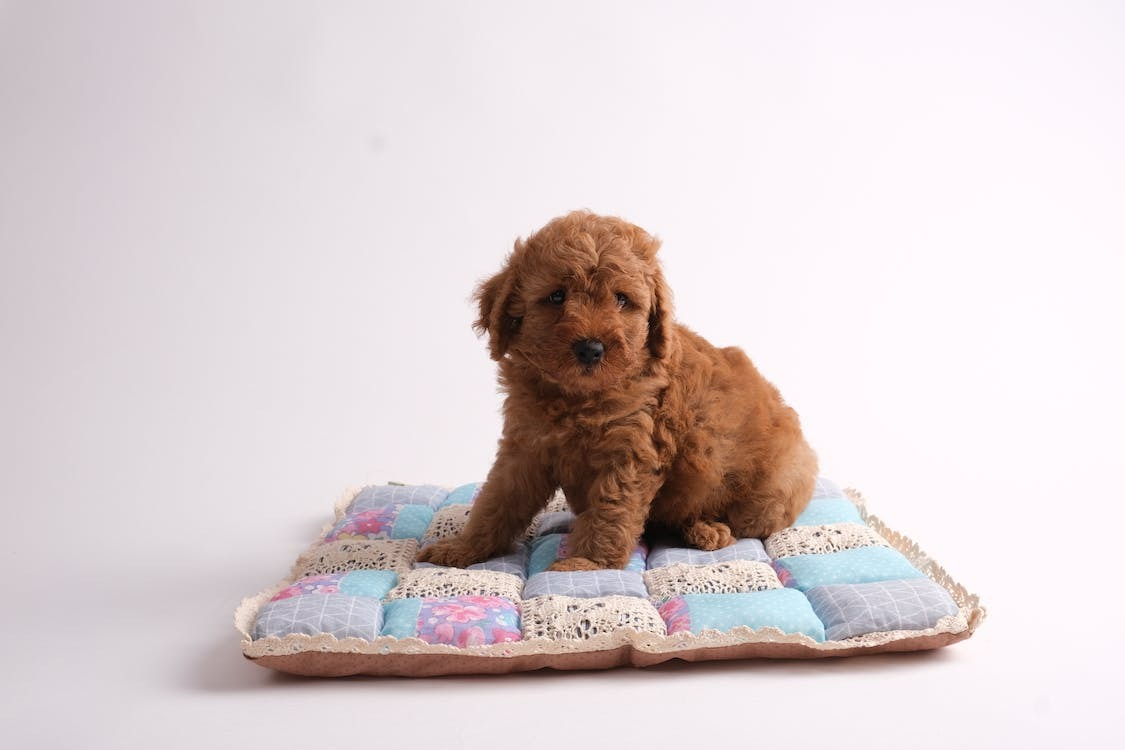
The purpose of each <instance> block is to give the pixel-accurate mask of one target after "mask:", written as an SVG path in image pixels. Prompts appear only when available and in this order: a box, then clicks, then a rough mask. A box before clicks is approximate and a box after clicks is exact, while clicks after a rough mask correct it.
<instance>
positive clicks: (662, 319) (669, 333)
mask: <svg viewBox="0 0 1125 750" xmlns="http://www.w3.org/2000/svg"><path fill="white" fill-rule="evenodd" d="M653 263H654V265H653V273H652V275H651V276H650V277H649V283H650V285H651V288H652V306H651V307H650V308H649V311H648V350H649V352H650V353H651V354H652V356H653V357H655V358H656V359H665V358H666V357H667V356H668V355H669V353H670V352H671V349H672V342H671V339H672V337H673V336H674V335H675V334H674V332H673V329H672V290H671V289H669V288H668V282H666V281H665V280H664V272H663V271H661V270H660V266H659V265H656V264H655V261H653Z"/></svg>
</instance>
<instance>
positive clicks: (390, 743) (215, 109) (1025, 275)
mask: <svg viewBox="0 0 1125 750" xmlns="http://www.w3.org/2000/svg"><path fill="white" fill-rule="evenodd" d="M1123 134H1125V9H1123V7H1122V5H1121V4H1114V3H1084V2H1065V3H1063V2H1058V3H1026V2H1013V3H997V2H966V3H956V2H945V3H934V4H932V7H925V6H922V5H919V4H910V3H901V2H887V3H867V2H862V3H847V4H844V3H816V2H801V3H698V2H697V3H690V4H689V3H682V4H671V3H635V4H632V3H612V2H597V3H594V2H568V3H551V4H542V3H522V2H503V3H501V2H486V3H454V2H448V3H429V2H417V3H410V2H403V3H394V4H388V3H361V2H355V3H336V2H319V3H309V2H269V3H260V4H250V3H241V2H229V1H228V2H213V3H204V2H199V3H167V2H158V3H148V2H140V1H138V2H131V3H130V2H102V3H97V4H95V3H63V2H0V313H2V317H0V343H2V349H0V357H2V360H0V425H2V427H0V430H2V432H0V440H2V442H0V462H2V464H0V466H2V471H0V491H2V501H3V506H2V510H3V516H2V526H0V542H2V546H0V549H2V550H3V553H2V554H3V558H2V559H3V560H4V562H5V569H4V575H3V579H4V584H3V595H2V599H0V602H2V604H0V606H2V609H3V614H2V617H0V638H2V639H3V646H4V657H3V680H2V681H0V685H2V687H0V689H2V691H3V694H2V695H0V719H2V726H0V744H3V746H4V747H13V748H35V747H59V748H63V747H97V748H103V747H104V748H129V747H142V746H143V747H150V746H153V745H156V746H160V747H165V748H174V747H185V748H191V747H235V746H239V747H256V746H266V747H295V746H304V747H309V746H314V745H313V743H316V745H315V746H319V747H332V746H343V745H344V744H345V743H347V744H348V745H349V746H355V745H358V744H362V745H363V746H372V747H374V746H379V747H402V748H406V747H412V746H422V745H424V746H427V747H489V748H500V747H543V748H548V747H568V748H573V747H626V746H627V747H643V746H669V745H672V744H678V745H682V744H683V743H684V742H691V743H692V744H693V746H699V747H704V746H707V747H731V746H736V747H737V746H751V745H753V746H757V747H768V748H783V747H811V746H813V745H823V744H826V743H831V744H832V745H837V746H842V747H865V748H870V747H907V746H909V747H949V746H967V747H976V746H1005V747H1014V746H1018V745H1022V746H1025V747H1032V746H1044V747H1046V746H1059V745H1060V744H1061V745H1062V746H1066V747H1084V746H1107V745H1111V744H1115V743H1116V742H1119V741H1121V739H1122V730H1121V728H1120V722H1119V715H1118V714H1119V711H1118V705H1117V701H1116V700H1115V699H1112V698H1111V693H1112V692H1116V691H1119V689H1120V673H1121V670H1122V667H1123V666H1125V665H1123V664H1122V659H1121V656H1120V651H1121V622H1122V614H1123V612H1122V606H1121V600H1120V590H1121V589H1120V587H1121V581H1122V574H1121V571H1120V567H1121V565H1120V561H1121V559H1122V558H1121V557H1120V552H1119V550H1120V548H1121V524H1122V521H1123V520H1125V519H1123V517H1122V512H1121V503H1122V500H1123V499H1125V498H1123V494H1125V493H1123V491H1122V486H1123V485H1122V476H1121V466H1120V463H1121V455H1122V452H1121V448H1122V440H1121V425H1122V418H1123V417H1125V414H1123V413H1122V412H1123V408H1122V407H1123V403H1122V397H1121V394H1120V387H1121V383H1122V380H1123V376H1125V372H1123V368H1122V356H1121V349H1122V347H1121V332H1120V328H1121V322H1122V320H1125V315H1123V310H1122V304H1121V300H1120V295H1121V290H1122V274H1121V257H1122V253H1123V252H1125V210H1123V209H1125V147H1123V143H1125V138H1123ZM579 207H588V208H590V209H593V210H595V211H599V212H604V213H614V214H619V215H622V216H624V217H626V218H628V219H630V220H632V221H634V222H636V223H638V224H641V225H642V226H644V227H646V228H648V229H650V230H651V231H653V232H654V233H656V234H658V235H659V236H660V237H661V238H662V239H663V241H664V249H663V250H662V256H663V259H664V263H665V267H666V271H667V276H668V278H669V280H670V282H671V284H672V286H673V289H674V290H675V293H676V304H677V311H678V315H679V318H680V319H681V320H682V321H684V322H686V323H688V324H689V325H691V326H692V327H694V328H696V329H697V330H699V331H700V332H701V333H703V334H704V335H706V336H707V337H708V338H710V339H711V340H712V341H714V342H715V343H718V344H724V345H726V344H738V345H740V346H742V347H744V348H745V349H746V350H747V351H748V352H749V354H750V355H751V357H752V358H753V359H754V360H755V361H756V362H757V364H758V366H759V368H760V369H761V370H762V371H763V372H764V373H765V374H766V375H767V377H769V378H770V379H771V380H773V381H774V382H775V383H777V384H778V385H779V387H780V388H781V389H782V391H783V393H784V394H785V395H786V396H787V398H788V399H789V401H790V402H791V403H792V404H793V405H794V406H796V408H797V409H798V411H800V413H801V414H802V417H803V420H804V424H805V427H806V430H807V433H808V436H809V438H810V440H811V441H812V443H813V444H814V446H815V447H816V448H817V450H818V452H819V454H820V457H821V463H822V468H823V472H824V473H825V474H826V475H828V476H831V477H833V478H835V479H837V480H838V481H840V482H842V483H845V484H849V485H853V486H856V487H858V488H860V489H861V490H862V491H863V492H864V494H865V495H866V496H867V498H868V502H869V505H870V507H871V508H872V509H873V510H874V511H875V512H876V513H877V514H879V515H881V516H882V517H883V518H885V519H886V520H887V521H888V522H889V523H890V524H891V525H892V526H893V527H895V528H898V529H900V530H902V531H904V532H906V533H907V534H909V535H910V536H912V537H913V538H915V539H916V540H917V541H919V542H920V543H921V544H922V546H923V547H924V548H925V549H926V550H927V551H928V552H930V553H931V554H932V555H934V557H936V558H937V559H938V560H939V561H941V562H942V563H944V564H945V566H946V567H947V569H948V570H949V571H950V572H951V573H952V574H953V575H954V576H955V577H956V578H958V579H959V580H961V581H962V582H964V583H965V584H966V585H967V586H968V587H969V589H970V590H972V591H974V592H977V593H979V594H980V595H981V596H982V598H983V601H984V603H985V604H986V606H988V608H989V617H988V620H987V621H986V622H985V624H984V625H983V627H982V628H981V629H980V631H979V632H978V633H977V634H976V635H975V636H974V637H973V638H972V639H971V640H969V641H967V642H965V643H962V644H958V645H955V646H953V647H950V648H948V649H945V650H943V651H940V652H935V653H930V654H922V655H903V656H885V657H867V658H856V659H848V660H832V661H820V662H814V663H784V662H782V663H761V662H758V663H754V662H743V663H727V664H717V665H710V666H706V665H704V666H699V665H697V666H683V665H681V666H679V667H676V666H669V667H661V668H656V669H652V670H648V671H636V670H617V671H613V672H604V673H575V674H567V673H550V672H544V673H536V674H530V675H523V676H511V677H501V678H487V679H485V678H452V679H434V680H372V679H363V680H333V681H323V680H301V679H295V678H286V677H282V676H278V675H275V674H274V673H271V672H269V671H267V670H264V669H261V668H259V667H257V666H255V665H253V664H250V663H247V662H244V661H243V659H242V657H241V655H240V651H239V646H238V635H237V633H236V632H235V631H234V629H233V627H232V625H231V613H232V611H233V609H234V608H235V606H236V605H237V604H238V601H239V599H240V598H241V597H242V596H245V595H250V594H252V593H255V592H256V591H258V590H260V589H262V588H264V587H266V586H267V585H271V584H273V583H275V582H276V581H277V580H279V579H280V578H281V577H282V576H283V575H284V574H285V572H286V571H288V569H289V566H290V564H291V563H292V561H293V559H294V558H295V557H296V555H297V554H298V553H299V552H300V551H301V550H302V549H304V547H305V546H306V545H307V544H308V542H309V541H311V539H312V538H313V536H314V535H315V534H316V533H317V532H318V530H319V528H320V526H321V524H322V523H323V522H324V521H326V520H327V519H328V517H329V513H330V508H331V504H332V503H333V502H334V500H335V499H336V497H337V496H338V495H339V494H340V493H341V492H342V491H343V490H345V489H346V488H347V487H349V486H355V485H359V484H362V483H365V482H368V481H380V482H382V481H387V480H398V481H405V482H438V483H446V484H459V483H462V482H466V481H472V480H476V479H479V478H482V477H483V476H484V474H485V473H486V471H487V469H488V466H489V464H490V461H491V459H492V454H493V449H494V447H495V440H496V438H497V436H498V433H499V415H498V407H499V403H500V398H499V396H498V395H497V394H496V390H495V381H494V369H493V365H492V363H491V362H490V361H489V360H488V357H487V354H486V350H485V344H484V342H482V341H479V340H477V339H476V338H475V336H474V335H473V333H472V331H471V330H470V322H471V320H472V318H473V309H472V306H471V303H470V302H469V294H470V293H471V290H472V288H473V286H474V284H475V283H476V282H477V281H478V280H479V279H481V278H483V277H485V276H487V275H488V274H490V273H492V272H494V271H495V270H496V269H498V268H499V266H500V263H501V261H502V259H503V256H504V254H505V253H506V252H507V250H509V249H510V247H511V243H512V241H513V240H514V239H515V238H516V237H517V236H519V235H526V234H527V233H529V232H530V231H533V230H534V229H535V228H537V227H538V226H540V225H542V224H543V223H544V222H546V221H547V220H548V219H550V218H551V217H553V216H555V215H558V214H560V213H563V212H566V211H568V210H571V209H574V208H579ZM396 743H397V744H396Z"/></svg>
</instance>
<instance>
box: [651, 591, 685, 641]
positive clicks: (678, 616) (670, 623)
mask: <svg viewBox="0 0 1125 750" xmlns="http://www.w3.org/2000/svg"><path fill="white" fill-rule="evenodd" d="M656 611H657V612H659V613H660V617H661V618H662V619H663V620H664V624H665V626H666V627H667V628H668V635H673V634H675V633H684V632H687V633H690V632H691V610H690V609H688V604H687V601H686V600H685V599H684V598H683V597H682V596H674V597H672V598H671V599H669V600H668V601H666V602H664V603H663V604H661V605H660V606H659V607H657V608H656Z"/></svg>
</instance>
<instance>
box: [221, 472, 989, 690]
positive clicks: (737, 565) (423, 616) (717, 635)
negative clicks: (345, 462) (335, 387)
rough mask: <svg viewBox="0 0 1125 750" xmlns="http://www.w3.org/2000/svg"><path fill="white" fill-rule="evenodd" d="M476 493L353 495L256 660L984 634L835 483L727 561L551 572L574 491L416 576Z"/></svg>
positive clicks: (412, 663)
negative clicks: (489, 555) (526, 524)
mask: <svg viewBox="0 0 1125 750" xmlns="http://www.w3.org/2000/svg"><path fill="white" fill-rule="evenodd" d="M479 490H480V485H479V484H467V485H463V486H461V487H457V488H455V489H447V488H443V487H437V486H432V485H417V486H405V485H381V486H369V487H364V488H363V489H361V490H359V491H358V492H354V493H349V494H348V495H347V496H346V497H345V498H344V499H343V500H342V501H341V502H340V503H338V504H337V507H336V513H335V518H334V520H333V521H332V522H331V523H329V524H327V525H326V526H325V528H324V530H323V532H322V533H321V535H320V537H319V538H318V539H317V540H316V542H315V543H314V544H313V545H312V546H311V547H310V548H309V549H308V550H307V551H306V552H305V553H304V554H302V555H301V556H300V557H299V558H298V560H297V562H296V564H295V565H294V567H293V569H292V571H291V572H290V575H289V576H288V577H286V578H285V580H283V581H282V582H280V583H279V584H277V585H275V586H273V587H271V588H269V589H267V590H266V591H263V592H262V593H261V594H259V595H258V596H256V597H253V598H250V599H246V600H244V601H243V602H242V605H241V606H240V607H239V608H238V611H237V612H236V613H235V625H236V627H237V628H238V631H239V632H240V633H241V634H242V638H243V640H242V650H243V653H244V654H245V656H246V657H247V658H248V659H251V660H253V661H254V662H256V663H258V664H260V665H262V666H265V667H270V668H272V669H277V670H280V671H283V672H289V673H293V674H301V675H317V676H343V675H354V674H367V675H415V676H428V675H438V674H467V673H503V672H516V671H527V670H533V669H541V668H545V667H549V668H555V669H599V668H608V667H616V666H625V665H632V666H639V667H640V666H649V665H652V664H658V663H660V662H664V661H668V660H670V659H682V660H686V661H707V660H715V659H742V658H753V657H770V658H810V657H824V656H850V655H854V654H864V653H877V652H882V651H916V650H923V649H933V648H939V647H942V646H946V645H949V644H951V643H955V642H956V641H960V640H963V639H965V638H968V637H969V636H970V635H972V633H973V631H974V630H975V629H976V627H977V626H978V625H979V624H980V622H981V621H982V619H983V618H984V609H983V608H982V607H981V606H980V603H979V600H978V598H977V597H976V596H974V595H972V594H969V593H968V592H967V591H966V590H965V589H964V587H962V586H961V585H960V584H958V583H956V582H955V581H953V580H952V578H950V576H949V575H948V574H947V573H946V572H945V571H944V570H943V569H942V568H941V567H940V566H938V565H937V564H936V563H935V562H934V561H933V560H931V559H930V558H929V557H927V556H926V555H925V554H923V553H922V551H921V550H920V549H919V548H918V546H917V545H916V544H915V543H914V542H912V541H911V540H910V539H908V538H907V537H905V536H903V535H902V534H899V533H897V532H895V531H892V530H891V529H889V528H888V527H887V526H886V525H885V524H884V523H883V522H882V521H881V520H879V519H878V518H877V517H875V516H874V515H871V514H870V513H869V512H868V511H867V509H866V507H865V505H864V502H863V500H862V498H861V497H860V496H859V494H858V493H856V492H854V491H851V490H842V489H841V488H840V487H838V486H837V485H836V484H834V483H833V482H831V481H829V480H827V479H823V478H822V479H820V480H818V482H817V486H816V492H815V494H814V497H813V499H812V501H811V502H810V503H809V505H808V508H806V510H805V511H804V513H802V514H801V516H800V517H799V518H798V519H797V521H796V522H795V523H794V524H793V526H791V527H789V528H786V529H783V530H781V531H779V532H778V533H776V534H773V535H772V536H770V537H768V538H767V539H765V540H759V539H741V540H739V541H737V542H736V543H735V544H733V545H731V546H729V547H726V548H724V549H720V550H716V551H713V552H703V551H700V550H697V549H690V548H686V547H683V546H681V545H682V542H680V541H677V540H675V539H663V538H646V539H644V540H642V542H641V543H640V544H638V546H637V548H636V549H635V550H634V552H633V554H632V556H631V557H630V559H629V563H628V565H627V566H626V567H625V569H624V570H596V571H577V572H553V571H549V570H548V567H549V566H550V565H551V563H552V562H554V561H555V560H557V559H559V558H561V557H566V556H567V534H568V532H569V531H570V529H571V526H572V524H573V522H574V515H573V514H572V513H571V512H570V511H569V509H568V508H567V505H566V501H565V498H563V497H562V495H561V493H560V494H558V495H556V497H555V498H554V499H553V500H552V501H551V503H550V504H549V505H548V507H547V508H546V509H545V510H544V511H543V512H542V513H540V514H539V515H538V516H537V517H536V518H535V520H534V522H533V523H532V525H531V528H530V529H529V530H528V533H527V535H526V537H525V538H524V539H523V540H522V541H521V542H520V543H519V544H518V545H516V546H515V547H514V549H513V550H512V551H511V553H510V554H507V555H504V556H503V557H497V558H495V559H492V560H487V561H485V562H483V563H479V564H477V565H472V566H470V567H469V568H467V569H463V570H462V569H459V568H444V567H438V566H434V565H429V564H426V563H416V562H415V561H414V560H415V556H416V554H417V552H418V550H419V548H420V547H423V546H425V545H427V544H430V543H432V542H433V541H436V540H438V539H442V538H444V537H447V536H451V535H454V534H456V533H457V532H458V531H459V530H460V529H461V528H462V527H463V526H464V524H465V521H466V519H467V518H468V514H469V509H470V508H471V507H472V503H473V500H474V499H475V498H476V495H477V493H478V492H479Z"/></svg>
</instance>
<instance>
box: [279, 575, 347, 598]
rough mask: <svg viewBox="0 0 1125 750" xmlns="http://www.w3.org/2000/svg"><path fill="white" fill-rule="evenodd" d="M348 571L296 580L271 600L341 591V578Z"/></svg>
mask: <svg viewBox="0 0 1125 750" xmlns="http://www.w3.org/2000/svg"><path fill="white" fill-rule="evenodd" d="M345 575H347V574H346V573H331V574H329V575H323V576H306V577H305V578H302V579H301V580H299V581H294V582H293V584H292V585H289V586H286V587H285V588H283V589H282V590H281V591H279V592H277V593H276V594H274V596H273V598H272V599H270V601H271V602H276V601H281V600H282V599H290V598H292V597H294V596H304V595H305V594H335V593H338V592H339V591H340V579H341V578H343V577H344V576H345Z"/></svg>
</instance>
